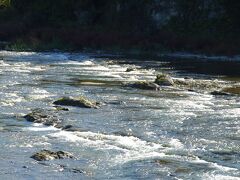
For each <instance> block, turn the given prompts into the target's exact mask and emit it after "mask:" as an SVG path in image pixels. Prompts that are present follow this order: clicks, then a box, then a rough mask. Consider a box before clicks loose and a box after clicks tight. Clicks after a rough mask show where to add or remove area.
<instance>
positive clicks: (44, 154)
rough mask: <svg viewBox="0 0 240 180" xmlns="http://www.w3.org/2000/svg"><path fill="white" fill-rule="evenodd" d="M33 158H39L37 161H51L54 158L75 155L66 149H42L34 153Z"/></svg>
mask: <svg viewBox="0 0 240 180" xmlns="http://www.w3.org/2000/svg"><path fill="white" fill-rule="evenodd" d="M31 158H33V159H35V160H37V161H49V160H54V159H64V158H73V155H72V154H71V153H69V152H64V151H57V152H53V151H49V150H45V149H44V150H42V151H40V152H38V153H36V154H34V155H32V156H31Z"/></svg>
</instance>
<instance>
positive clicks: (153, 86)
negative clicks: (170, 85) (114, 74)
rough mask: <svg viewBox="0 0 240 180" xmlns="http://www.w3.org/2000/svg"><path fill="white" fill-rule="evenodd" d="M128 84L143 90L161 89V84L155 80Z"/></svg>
mask: <svg viewBox="0 0 240 180" xmlns="http://www.w3.org/2000/svg"><path fill="white" fill-rule="evenodd" d="M127 86H128V87H132V88H137V89H143V90H154V91H158V90H160V86H159V85H157V84H156V83H153V82H148V81H139V82H135V83H132V84H128V85H127Z"/></svg>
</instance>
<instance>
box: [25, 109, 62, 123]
mask: <svg viewBox="0 0 240 180" xmlns="http://www.w3.org/2000/svg"><path fill="white" fill-rule="evenodd" d="M23 117H24V118H25V119H26V120H27V121H29V122H33V123H42V124H44V125H46V126H58V125H59V124H60V123H61V120H60V119H59V118H58V117H57V116H56V115H54V114H51V113H50V112H47V111H44V110H43V109H34V110H33V111H32V112H31V113H29V114H27V115H25V116H23Z"/></svg>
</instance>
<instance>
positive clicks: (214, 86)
mask: <svg viewBox="0 0 240 180" xmlns="http://www.w3.org/2000/svg"><path fill="white" fill-rule="evenodd" d="M127 86H128V87H131V88H137V89H143V90H154V91H159V90H161V89H162V88H164V87H173V88H178V89H183V90H188V91H196V92H209V93H210V94H212V95H240V85H230V86H229V85H225V84H221V83H219V82H218V81H217V80H194V79H191V78H184V79H173V78H172V77H171V76H170V75H168V74H158V75H157V76H156V79H155V81H154V82H151V81H137V82H134V83H130V84H127Z"/></svg>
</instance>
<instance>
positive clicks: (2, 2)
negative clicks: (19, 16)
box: [0, 0, 11, 7]
mask: <svg viewBox="0 0 240 180" xmlns="http://www.w3.org/2000/svg"><path fill="white" fill-rule="evenodd" d="M10 4H11V0H0V7H1V6H5V7H9V6H10Z"/></svg>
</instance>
